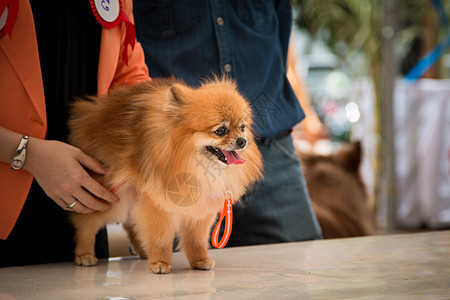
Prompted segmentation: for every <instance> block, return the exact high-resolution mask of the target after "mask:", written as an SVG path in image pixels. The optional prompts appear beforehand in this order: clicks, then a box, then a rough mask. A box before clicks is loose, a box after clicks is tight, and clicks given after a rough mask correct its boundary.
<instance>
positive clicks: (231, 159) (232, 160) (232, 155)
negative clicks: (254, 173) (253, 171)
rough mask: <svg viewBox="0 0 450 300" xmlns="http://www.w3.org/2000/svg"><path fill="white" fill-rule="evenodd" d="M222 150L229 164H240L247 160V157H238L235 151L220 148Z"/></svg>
mask: <svg viewBox="0 0 450 300" xmlns="http://www.w3.org/2000/svg"><path fill="white" fill-rule="evenodd" d="M222 152H223V154H225V156H226V157H227V162H228V164H229V165H240V164H243V163H245V162H246V161H247V159H244V158H242V157H240V156H239V154H237V152H236V151H227V150H222Z"/></svg>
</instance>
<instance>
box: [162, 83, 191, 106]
mask: <svg viewBox="0 0 450 300" xmlns="http://www.w3.org/2000/svg"><path fill="white" fill-rule="evenodd" d="M187 93H188V88H187V87H185V86H183V85H181V84H178V83H175V84H174V85H172V86H171V87H170V89H169V92H168V93H167V97H168V98H169V103H170V104H171V105H176V106H183V105H184V104H186V101H187V99H188V98H187V97H188V96H187Z"/></svg>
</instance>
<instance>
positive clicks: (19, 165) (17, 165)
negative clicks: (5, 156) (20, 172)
mask: <svg viewBox="0 0 450 300" xmlns="http://www.w3.org/2000/svg"><path fill="white" fill-rule="evenodd" d="M11 166H12V167H13V169H15V170H17V169H21V168H22V167H23V161H21V160H19V159H14V160H13V161H12V162H11Z"/></svg>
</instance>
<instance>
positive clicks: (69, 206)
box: [53, 197, 94, 214]
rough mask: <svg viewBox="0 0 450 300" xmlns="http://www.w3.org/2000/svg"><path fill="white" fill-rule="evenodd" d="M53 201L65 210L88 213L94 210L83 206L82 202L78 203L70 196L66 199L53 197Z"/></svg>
mask: <svg viewBox="0 0 450 300" xmlns="http://www.w3.org/2000/svg"><path fill="white" fill-rule="evenodd" d="M53 201H55V203H56V204H57V205H59V206H60V207H61V208H62V209H64V210H67V211H74V212H77V213H80V214H89V213H92V212H94V210H92V209H90V208H88V207H86V206H84V205H83V203H80V202H79V201H78V200H76V199H75V198H73V197H70V199H68V200H63V199H62V198H57V197H55V198H53Z"/></svg>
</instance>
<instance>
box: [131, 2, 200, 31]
mask: <svg viewBox="0 0 450 300" xmlns="http://www.w3.org/2000/svg"><path fill="white" fill-rule="evenodd" d="M174 2H175V3H174ZM134 14H135V18H136V23H140V24H141V25H140V27H141V31H142V35H143V36H144V37H147V38H159V39H172V38H175V37H176V36H178V35H180V34H182V33H185V32H187V31H189V30H190V29H191V28H192V27H194V25H195V24H196V23H197V21H198V18H197V13H196V11H195V9H194V5H193V3H192V1H190V0H178V1H167V0H151V1H135V2H134ZM138 18H139V20H137V19H138Z"/></svg>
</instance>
